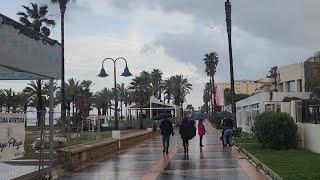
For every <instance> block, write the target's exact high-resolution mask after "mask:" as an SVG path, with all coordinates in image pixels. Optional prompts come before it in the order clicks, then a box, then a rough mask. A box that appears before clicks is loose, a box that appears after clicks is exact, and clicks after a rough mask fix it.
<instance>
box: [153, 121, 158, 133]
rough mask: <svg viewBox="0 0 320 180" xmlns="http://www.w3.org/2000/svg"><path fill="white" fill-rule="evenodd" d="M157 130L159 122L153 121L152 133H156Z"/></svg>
mask: <svg viewBox="0 0 320 180" xmlns="http://www.w3.org/2000/svg"><path fill="white" fill-rule="evenodd" d="M157 128H158V127H157V121H153V122H152V131H154V132H155V131H157Z"/></svg>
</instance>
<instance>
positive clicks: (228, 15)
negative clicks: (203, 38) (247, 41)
mask: <svg viewBox="0 0 320 180" xmlns="http://www.w3.org/2000/svg"><path fill="white" fill-rule="evenodd" d="M225 11H226V24H227V33H228V44H229V59H230V81H231V107H232V116H233V120H234V122H235V127H237V115H236V102H235V91H234V72H233V57H232V41H231V3H230V0H227V1H226V2H225Z"/></svg>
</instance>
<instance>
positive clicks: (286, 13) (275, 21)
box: [108, 0, 320, 50]
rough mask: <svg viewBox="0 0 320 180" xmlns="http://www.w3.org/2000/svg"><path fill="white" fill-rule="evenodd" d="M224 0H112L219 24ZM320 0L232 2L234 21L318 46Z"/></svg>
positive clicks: (259, 31) (263, 33) (277, 38)
mask: <svg viewBox="0 0 320 180" xmlns="http://www.w3.org/2000/svg"><path fill="white" fill-rule="evenodd" d="M224 2H225V1H223V0H219V1H218V0H216V1H212V0H202V1H201V2H198V1H194V0H184V1H178V0H131V1H116V0H110V1H108V3H111V5H112V6H114V7H115V8H118V9H120V10H122V11H123V12H126V13H129V12H130V11H134V10H135V9H136V8H138V7H141V6H144V7H148V8H150V9H157V8H161V9H162V10H163V11H165V12H168V13H170V12H181V13H185V14H190V15H192V16H193V17H194V18H195V22H197V23H201V24H205V25H210V26H215V25H217V24H220V25H224V24H225V12H224ZM319 6H320V1H318V0H308V1H304V2H302V1H300V0H283V1H279V0H268V1H254V0H241V1H232V9H233V11H232V15H233V16H232V17H233V24H234V25H235V26H237V27H239V28H240V29H242V30H244V31H247V32H248V33H250V34H254V35H255V36H259V37H264V38H266V39H270V40H272V41H276V42H278V43H283V44H287V45H290V46H297V47H308V48H311V49H313V50H316V49H318V42H319V40H320V36H318V33H319V32H320V24H319V23H317V22H318V19H317V17H319V15H320V12H319V10H318V7H319Z"/></svg>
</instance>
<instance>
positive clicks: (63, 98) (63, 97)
mask: <svg viewBox="0 0 320 180" xmlns="http://www.w3.org/2000/svg"><path fill="white" fill-rule="evenodd" d="M65 10H66V5H65V4H63V3H60V12H61V119H62V122H64V128H63V131H64V136H65V137H67V127H68V125H67V121H66V105H65V102H66V93H65V79H64V73H65V68H64V14H65Z"/></svg>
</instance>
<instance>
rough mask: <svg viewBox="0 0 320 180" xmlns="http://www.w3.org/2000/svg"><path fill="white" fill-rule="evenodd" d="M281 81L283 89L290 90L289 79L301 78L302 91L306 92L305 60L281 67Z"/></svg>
mask: <svg viewBox="0 0 320 180" xmlns="http://www.w3.org/2000/svg"><path fill="white" fill-rule="evenodd" d="M278 70H279V73H280V83H282V90H283V91H284V92H286V91H287V90H288V84H287V82H288V81H296V84H297V80H299V79H301V80H302V82H301V84H302V87H301V88H302V92H305V87H304V84H305V81H304V62H300V63H296V64H290V65H287V66H283V67H280V68H279V69H278Z"/></svg>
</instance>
